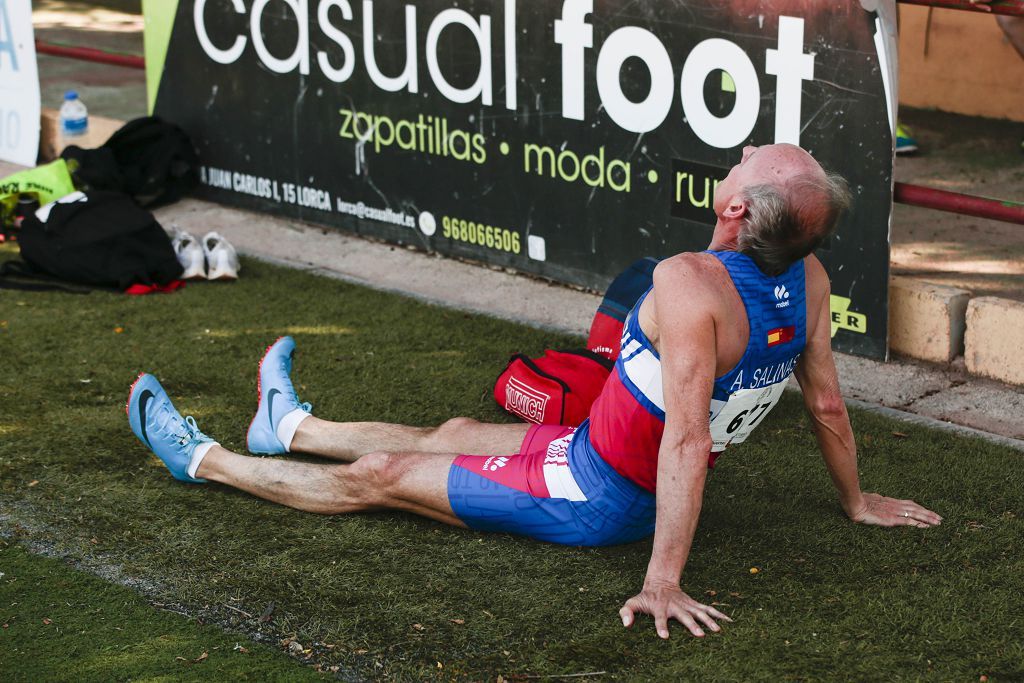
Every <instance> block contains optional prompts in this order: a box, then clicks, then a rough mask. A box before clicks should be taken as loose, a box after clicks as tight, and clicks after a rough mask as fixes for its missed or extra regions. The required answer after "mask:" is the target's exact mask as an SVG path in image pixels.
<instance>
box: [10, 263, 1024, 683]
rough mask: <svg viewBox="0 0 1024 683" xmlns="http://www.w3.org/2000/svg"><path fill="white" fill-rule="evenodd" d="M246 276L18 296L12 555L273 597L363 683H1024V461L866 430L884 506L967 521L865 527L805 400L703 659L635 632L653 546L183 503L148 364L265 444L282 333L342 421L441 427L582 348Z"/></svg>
mask: <svg viewBox="0 0 1024 683" xmlns="http://www.w3.org/2000/svg"><path fill="white" fill-rule="evenodd" d="M8 253H9V252H8ZM244 266H245V269H244V270H243V272H242V279H241V280H240V281H239V282H238V283H236V284H233V285H210V284H201V285H194V286H189V287H188V288H187V289H186V290H185V291H183V292H181V293H178V294H174V295H164V296H152V297H143V298H131V297H125V296H118V295H108V294H100V293H94V294H92V295H89V296H87V297H75V296H69V295H62V294H27V293H25V294H23V293H17V292H4V291H0V321H2V322H0V350H2V351H3V355H2V358H3V365H2V366H0V514H2V515H5V517H0V520H4V521H2V522H0V523H2V524H3V528H4V529H5V530H6V531H7V532H8V533H9V534H13V535H14V536H15V537H17V538H22V539H25V540H30V541H33V542H45V543H48V544H51V545H53V546H54V547H55V549H56V550H57V551H58V552H61V553H64V554H66V555H69V556H71V557H75V558H81V559H83V560H85V561H89V562H92V561H102V562H105V563H108V564H116V565H119V566H120V567H121V568H122V570H123V572H124V574H126V575H127V576H131V577H137V578H139V579H144V580H148V581H153V582H156V583H158V584H159V585H160V586H161V587H162V588H161V591H162V592H163V594H165V596H166V597H167V599H168V600H174V601H176V602H179V603H182V604H184V605H186V606H187V607H188V608H189V609H190V610H205V611H206V612H209V613H211V614H216V615H219V617H218V618H219V619H220V620H221V621H225V622H229V625H231V623H234V624H235V625H237V626H239V627H242V628H250V627H252V626H253V624H254V620H252V619H247V618H245V617H243V616H242V615H239V614H237V613H235V612H233V611H232V610H229V609H227V608H226V607H224V606H225V605H230V606H232V607H235V608H236V609H241V610H244V611H246V612H248V613H250V614H253V615H259V614H260V613H261V612H262V611H263V610H264V608H265V606H267V605H268V604H269V603H270V602H273V603H274V604H275V605H276V609H275V611H274V621H273V622H272V623H271V624H270V625H268V626H267V627H266V628H272V629H276V632H277V633H278V634H280V635H282V636H283V635H292V634H294V635H295V636H297V637H298V639H299V640H300V641H301V642H302V643H304V644H317V647H318V648H319V649H318V653H320V655H319V656H318V658H317V661H319V662H321V663H322V664H325V665H337V666H340V667H342V668H343V670H344V671H348V672H350V673H351V674H352V675H353V676H355V677H357V678H358V677H362V678H383V677H388V676H390V677H395V678H399V679H403V680H422V679H425V678H440V679H445V680H446V679H471V680H487V679H490V680H493V679H494V678H495V677H496V676H497V675H499V674H500V675H503V676H506V677H508V676H510V675H512V676H514V675H524V674H531V675H538V674H569V673H576V672H587V671H606V672H608V673H607V674H605V675H603V676H601V677H599V678H600V679H601V680H608V679H610V678H613V677H617V678H621V679H630V680H635V679H646V680H661V681H663V680H680V679H690V680H692V679H698V678H699V679H702V680H773V681H774V680H780V679H781V680H823V679H829V680H836V679H840V680H842V679H846V680H883V679H884V680H908V679H909V680H920V679H927V680H941V681H947V680H978V677H979V676H980V675H982V674H985V675H987V676H988V677H989V679H990V680H1015V679H1016V680H1019V679H1021V678H1024V619H1022V618H1021V616H1020V612H1021V610H1020V605H1021V603H1020V597H1019V596H1020V595H1021V594H1022V593H1024V561H1022V559H1021V553H1020V548H1021V547H1022V544H1024V523H1022V520H1021V518H1020V515H1022V514H1024V512H1022V508H1024V506H1022V503H1024V494H1022V491H1024V468H1022V454H1021V453H1019V452H1015V451H1011V450H1007V449H1004V448H1000V447H998V446H995V445H991V444H988V443H985V442H982V441H978V440H971V439H965V438H961V437H958V436H955V435H951V434H948V433H942V432H935V431H930V430H926V429H923V428H920V427H916V426H913V425H908V424H904V423H897V422H892V421H890V420H887V419H885V418H882V417H880V416H876V415H872V414H867V413H855V414H854V416H853V418H854V428H855V430H856V431H857V434H858V436H859V438H860V445H861V472H862V480H863V483H864V486H865V488H866V489H867V490H877V491H881V492H884V493H886V494H889V495H896V496H900V497H912V498H915V499H917V500H919V501H920V502H922V503H923V504H925V505H927V506H929V507H932V508H933V509H935V510H937V511H938V512H939V513H940V514H942V515H943V516H944V517H945V519H946V522H945V524H943V525H942V526H941V527H939V528H936V529H931V530H924V531H922V530H916V529H907V528H901V529H894V530H886V529H876V528H864V527H857V526H855V525H853V524H851V523H850V522H848V521H847V520H846V519H845V518H844V517H843V516H842V514H841V511H840V509H839V507H838V505H837V504H836V502H835V497H834V494H833V492H832V489H831V486H830V484H829V481H828V477H827V475H826V473H825V470H824V467H823V466H822V464H821V460H820V457H819V456H818V455H817V454H816V450H815V446H814V441H813V437H812V435H811V432H810V430H809V428H808V425H807V422H806V420H805V418H804V417H803V416H802V413H801V410H800V408H799V400H798V398H796V397H794V396H790V395H787V396H786V397H785V398H784V400H783V402H782V403H781V404H780V406H779V408H777V409H776V411H775V412H773V415H772V418H771V419H770V420H769V421H768V422H766V424H765V425H764V427H762V428H761V429H760V430H758V431H757V432H756V433H755V434H754V435H753V437H752V439H751V440H750V441H749V442H748V443H747V444H745V445H744V446H742V447H739V448H736V449H734V450H730V452H729V453H727V454H726V455H725V456H724V457H723V458H722V459H720V461H719V465H718V467H717V468H716V470H715V471H714V473H713V475H712V476H711V477H710V478H709V483H708V488H707V493H706V495H705V508H704V513H703V516H702V519H701V524H700V528H699V530H698V533H697V538H696V541H695V547H694V551H693V553H692V555H691V558H690V562H689V565H688V567H687V570H686V573H685V577H684V588H685V589H686V590H687V591H689V592H690V593H691V594H693V595H694V596H695V597H700V598H703V599H706V600H713V601H715V602H718V603H720V605H721V609H723V610H724V611H726V612H727V613H729V614H731V615H732V616H733V617H734V618H735V620H736V623H735V624H733V625H731V626H729V627H728V628H727V629H726V631H725V633H724V634H722V635H716V636H709V637H708V638H707V639H705V640H702V641H701V640H695V639H692V638H689V637H686V636H684V635H683V632H682V630H681V629H679V628H677V629H676V630H675V631H674V637H673V638H672V639H671V640H669V641H667V642H663V641H660V640H659V639H657V638H656V637H655V635H654V631H653V628H652V625H651V622H650V621H649V620H641V621H640V622H639V624H638V626H637V627H636V628H634V629H633V630H632V631H626V630H624V629H623V628H622V627H621V624H620V623H619V622H618V617H617V614H616V612H617V610H618V608H619V607H620V606H621V604H622V602H623V600H625V599H626V598H628V597H629V596H631V595H633V594H634V593H635V592H636V591H637V589H638V588H639V586H640V583H641V581H642V579H643V573H644V569H645V566H646V563H647V559H648V556H649V552H650V543H649V542H641V543H636V544H632V545H628V546H621V547H615V548H604V549H576V548H563V547H557V546H552V545H544V544H539V543H535V542H532V541H529V540H525V539H518V538H513V537H509V536H500V535H494V536H488V535H484V534H480V533H476V532H472V531H464V530H457V529H451V528H447V527H443V526H441V525H438V524H435V523H432V522H429V521H426V520H420V519H416V518H413V517H411V516H407V515H401V514H383V513H382V514H372V515H353V516H347V517H318V516H315V515H310V514H303V513H299V512H296V511H293V510H290V509H286V508H282V507H277V506H274V505H272V504H269V503H265V502H262V501H258V500H256V499H253V498H251V497H249V496H247V495H245V494H241V493H238V492H235V491H232V490H229V489H226V488H223V487H219V486H207V487H201V486H188V485H184V484H180V483H178V482H175V481H174V480H172V479H171V478H170V477H169V476H168V475H167V473H166V471H165V470H164V469H163V467H162V465H161V464H160V463H159V461H157V460H156V459H155V458H154V457H152V456H150V455H149V454H148V453H147V452H146V451H145V450H144V449H143V447H142V446H141V445H140V444H139V443H138V442H137V440H136V439H135V437H134V436H133V435H132V434H131V432H130V430H129V429H128V425H127V420H126V418H125V414H124V400H125V397H126V394H127V390H128V387H129V385H130V384H131V382H132V380H133V379H134V378H135V375H136V373H138V372H139V371H140V370H148V371H151V372H154V373H155V374H156V375H157V376H158V377H159V378H160V379H161V380H162V381H163V382H164V384H165V386H166V387H167V389H168V391H169V392H170V394H171V396H172V398H173V399H174V400H175V401H176V403H177V405H178V406H179V407H180V408H181V409H182V411H183V412H186V413H190V414H193V415H195V416H196V418H197V420H198V421H199V423H200V425H201V426H202V428H203V430H204V431H206V432H207V433H210V434H211V435H213V436H215V437H216V438H218V439H219V440H221V441H222V443H224V444H225V445H226V446H228V447H231V448H235V449H244V437H245V430H246V428H247V426H248V424H249V420H250V419H251V417H252V411H253V410H254V408H255V402H256V396H255V373H256V363H257V361H258V359H259V357H260V355H261V352H262V350H263V348H264V347H265V346H266V345H267V344H268V343H269V342H271V341H272V340H273V339H275V338H276V337H277V336H279V335H280V334H283V333H291V334H293V335H294V336H295V337H296V340H297V342H298V354H297V358H296V371H295V378H296V381H297V384H298V385H299V392H300V395H301V396H302V397H303V399H305V400H309V401H312V402H313V403H314V405H315V406H316V412H317V414H318V415H320V416H322V417H326V418H329V419H338V420H364V419H383V420H388V421H395V422H404V423H410V424H417V425H429V424H436V423H438V422H441V421H442V420H444V419H446V418H448V417H451V416H453V415H460V414H461V415H469V416H472V417H476V418H478V419H483V420H492V421H497V420H502V419H505V418H503V417H502V415H501V414H500V413H499V412H498V410H497V408H496V406H495V405H494V402H493V399H492V398H491V396H490V391H491V387H492V383H493V380H494V377H495V376H496V374H497V373H498V371H499V370H500V369H501V368H502V367H503V364H504V362H505V360H506V359H507V357H508V355H509V354H511V353H513V352H517V351H524V352H528V353H539V352H540V351H541V350H542V349H543V348H545V347H547V346H565V345H572V344H578V343H579V340H574V339H571V338H565V337H559V336H558V335H553V334H551V333H545V332H540V331H537V330H532V329H528V328H524V327H521V326H518V325H514V324H511V323H507V322H502V321H497V320H493V319H488V318H484V317H479V316H472V315H466V314H462V313H458V312H453V311H448V310H444V309H438V308H432V307H429V306H425V305H423V304H421V303H418V302H415V301H411V300H408V299H403V298H400V297H396V296H392V295H388V294H383V293H380V292H374V291H370V290H366V289H362V288H359V287H356V286H352V285H348V284H345V283H341V282H337V281H332V280H327V279H323V278H318V277H315V276H311V275H309V274H306V273H302V272H298V271H293V270H287V269H282V268H277V267H273V266H270V265H267V264H263V263H259V262H254V261H245V262H244ZM117 329H123V331H122V332H117V331H116V330H117ZM894 432H899V433H900V434H905V435H906V436H905V437H904V436H899V435H897V434H894ZM755 566H756V567H758V568H759V569H760V572H759V573H757V574H756V575H755V574H751V573H750V571H749V570H750V568H751V567H755ZM711 591H714V593H713V594H712V593H711ZM158 597H159V596H158ZM4 607H6V605H4ZM25 618H28V617H27V616H26V617H25ZM3 638H4V635H3V634H2V633H0V648H3V647H6V646H5V644H4V641H3ZM115 644H116V641H111V642H110V643H107V645H108V646H111V647H112V646H114V645H115ZM197 654H198V653H197ZM3 655H4V653H3V651H2V650H0V659H2V661H3V662H4V665H7V662H8V661H12V662H13V665H14V666H15V667H18V666H22V665H21V664H20V660H19V659H18V658H13V659H10V660H9V658H8V657H6V656H3ZM194 656H197V655H194ZM211 659H212V655H211ZM283 661H286V662H287V660H283ZM178 664H180V662H178ZM140 666H141V664H140ZM174 666H175V664H174V663H173V662H169V663H168V668H167V674H168V675H174V674H175V672H176V671H177V670H176V669H174ZM292 666H295V667H298V666H299V665H298V664H295V665H292ZM15 671H16V672H20V670H19V669H15ZM296 671H297V672H298V669H296ZM77 678H79V679H82V680H87V679H89V676H78V677H77ZM94 678H99V677H94Z"/></svg>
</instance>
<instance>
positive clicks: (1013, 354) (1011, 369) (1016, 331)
mask: <svg viewBox="0 0 1024 683" xmlns="http://www.w3.org/2000/svg"><path fill="white" fill-rule="evenodd" d="M966 320H967V338H966V346H965V349H964V361H965V362H966V364H967V370H968V372H971V373H973V374H975V375H982V376H984V377H991V378H993V379H998V380H1001V381H1003V382H1010V383H1011V384H1024V303H1021V302H1019V301H1010V300H1009V299H1000V298H998V297H994V296H983V297H978V298H976V299H971V302H970V304H969V305H968V307H967V315H966Z"/></svg>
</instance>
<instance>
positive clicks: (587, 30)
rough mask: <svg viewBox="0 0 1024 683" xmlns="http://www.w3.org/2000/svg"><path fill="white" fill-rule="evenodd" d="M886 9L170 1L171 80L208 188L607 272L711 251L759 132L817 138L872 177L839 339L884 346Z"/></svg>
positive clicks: (529, 265) (157, 54)
mask: <svg viewBox="0 0 1024 683" xmlns="http://www.w3.org/2000/svg"><path fill="white" fill-rule="evenodd" d="M863 5H864V6H869V5H870V3H868V2H864V3H863ZM864 6H862V3H861V2H857V1H844V2H838V1H837V2H826V1H823V0H776V1H775V2H757V1H755V0H703V1H701V2H698V1H694V2H686V1H683V2H674V3H666V2H653V1H652V2H632V3H623V2H612V1H606V0H563V1H561V2H540V1H539V0H535V1H534V2H525V1H524V0H459V1H458V2H455V1H454V0H418V1H414V0H409V1H407V2H398V1H395V2H383V1H382V0H377V1H376V2H374V1H372V0H362V1H359V0H254V1H249V0H195V1H194V2H193V1H190V0H182V1H181V2H177V3H175V2H160V3H159V7H156V3H155V2H153V0H149V2H147V7H146V17H147V26H146V40H147V65H148V68H149V69H150V81H149V86H150V93H151V102H154V104H153V107H154V111H155V113H156V114H158V115H159V116H162V117H164V118H166V119H168V120H171V121H174V122H176V123H178V124H180V125H182V126H183V127H184V128H185V129H186V130H187V131H188V132H189V134H190V135H192V136H193V139H194V140H195V142H196V144H197V146H198V148H199V151H200V155H201V159H202V163H203V168H202V180H203V188H202V191H201V194H202V195H203V196H204V197H207V198H210V199H214V200H216V201H219V202H224V203H228V204H233V205H237V206H241V207H247V208H251V209H256V210H260V211H269V212H273V213H277V214H280V215H285V216H292V217H295V218H298V219H301V220H304V221H309V222H313V223H319V224H324V225H330V226H335V227H338V228H342V229H345V230H348V231H351V232H356V233H359V234H365V235H370V236H374V237H377V238H383V239H386V240H389V241H392V242H397V243H402V244H412V245H415V246H418V247H421V248H423V249H426V250H430V251H437V252H441V253H444V254H450V255H453V256H460V257H467V258H472V259H476V260H480V261H485V262H488V263H493V264H498V265H503V266H509V267H513V268H516V269H518V270H521V271H525V272H530V273H536V274H539V275H542V276H545V277H550V278H553V279H556V280H561V281H565V282H570V283H575V284H580V285H584V286H588V287H593V288H596V289H602V288H603V287H604V286H605V285H606V284H607V283H608V282H609V281H610V279H611V278H612V277H613V276H614V275H615V274H617V273H618V272H619V271H620V270H622V269H623V268H624V267H626V266H627V265H628V264H630V263H631V262H632V261H634V260H636V259H637V258H640V257H642V256H669V255H671V254H674V253H678V252H680V251H686V250H700V249H703V248H705V247H706V246H707V244H708V242H709V240H710V237H711V233H712V225H713V224H714V213H713V211H712V209H711V208H710V207H711V202H712V198H713V194H714V189H715V185H716V184H717V181H719V180H721V179H722V178H724V177H725V175H726V174H727V173H728V169H729V168H730V167H731V166H732V165H733V164H735V163H737V162H738V161H739V159H740V155H741V153H742V148H743V147H744V146H745V145H748V144H754V145H758V144H767V143H771V142H791V143H795V144H799V145H801V146H802V147H804V148H805V149H807V150H808V151H810V152H811V153H812V154H813V155H814V156H815V157H816V158H817V159H818V160H819V161H821V162H822V163H823V164H824V165H825V166H826V167H827V168H830V169H831V170H834V171H837V172H839V173H841V174H842V175H843V176H845V177H846V178H847V180H848V181H849V183H850V186H851V188H852V189H853V191H854V209H853V210H852V211H851V212H850V213H849V215H847V216H846V217H845V219H844V221H843V223H842V225H841V227H840V230H839V233H838V235H837V236H836V237H834V238H833V239H832V240H831V241H830V243H829V244H827V245H826V246H825V247H824V248H823V249H822V250H821V251H820V252H819V256H820V257H821V258H822V260H823V262H824V263H825V265H826V267H827V268H828V270H829V273H830V275H831V278H832V291H833V299H832V320H833V324H832V331H833V343H834V345H835V347H836V348H837V349H840V350H845V351H850V352H854V353H859V354H862V355H867V356H872V357H876V358H881V357H884V355H885V352H886V334H887V330H886V319H887V306H886V304H887V288H888V268H889V265H888V264H889V241H888V235H889V214H890V208H891V186H892V133H891V121H890V118H891V117H890V113H889V112H890V105H891V97H889V93H890V90H891V87H890V85H891V84H890V82H889V78H888V76H887V74H888V69H890V68H892V67H894V61H893V55H892V54H891V53H890V52H888V51H887V50H886V49H884V41H883V40H881V33H882V24H881V22H879V21H878V17H877V16H876V14H875V12H872V11H868V10H865V9H864ZM164 48H166V49H164ZM161 67H162V68H161ZM681 296H684V295H681Z"/></svg>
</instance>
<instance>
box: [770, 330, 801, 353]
mask: <svg viewBox="0 0 1024 683" xmlns="http://www.w3.org/2000/svg"><path fill="white" fill-rule="evenodd" d="M795 334H796V326H795V325H789V326H788V327H776V328H775V329H774V330H768V346H769V348H770V347H772V346H778V345H779V344H785V343H786V342H791V341H793V336H794V335H795Z"/></svg>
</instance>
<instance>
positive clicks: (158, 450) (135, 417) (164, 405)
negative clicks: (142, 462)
mask: <svg viewBox="0 0 1024 683" xmlns="http://www.w3.org/2000/svg"><path fill="white" fill-rule="evenodd" d="M125 410H126V411H127V413H128V424H129V425H131V428H132V431H133V432H134V433H135V436H137V437H139V441H141V442H142V443H144V444H145V445H146V446H148V447H149V448H150V450H152V451H153V452H154V453H155V454H156V456H157V457H158V458H160V459H161V460H163V461H164V464H165V465H167V469H169V470H170V471H171V474H172V475H173V476H174V478H175V479H178V480H180V481H188V482H192V483H193V484H203V483H206V480H205V479H197V478H196V477H195V473H196V470H198V469H199V463H200V462H202V460H203V458H204V457H205V456H206V453H207V452H208V451H209V450H210V448H211V447H212V446H216V445H217V442H215V441H214V440H213V439H211V438H210V437H208V436H206V435H205V434H203V433H202V432H201V431H199V427H197V426H196V421H195V419H194V418H193V417H192V416H191V415H189V416H188V417H185V418H183V417H182V416H181V413H179V412H178V411H177V410H175V408H174V405H173V404H172V403H171V399H170V398H168V397H167V392H166V391H164V388H163V387H162V386H160V382H158V381H157V379H156V377H154V376H153V375H149V374H146V373H142V374H141V375H139V377H138V379H136V380H135V384H133V385H132V388H131V390H130V391H129V392H128V403H126V404H125Z"/></svg>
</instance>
